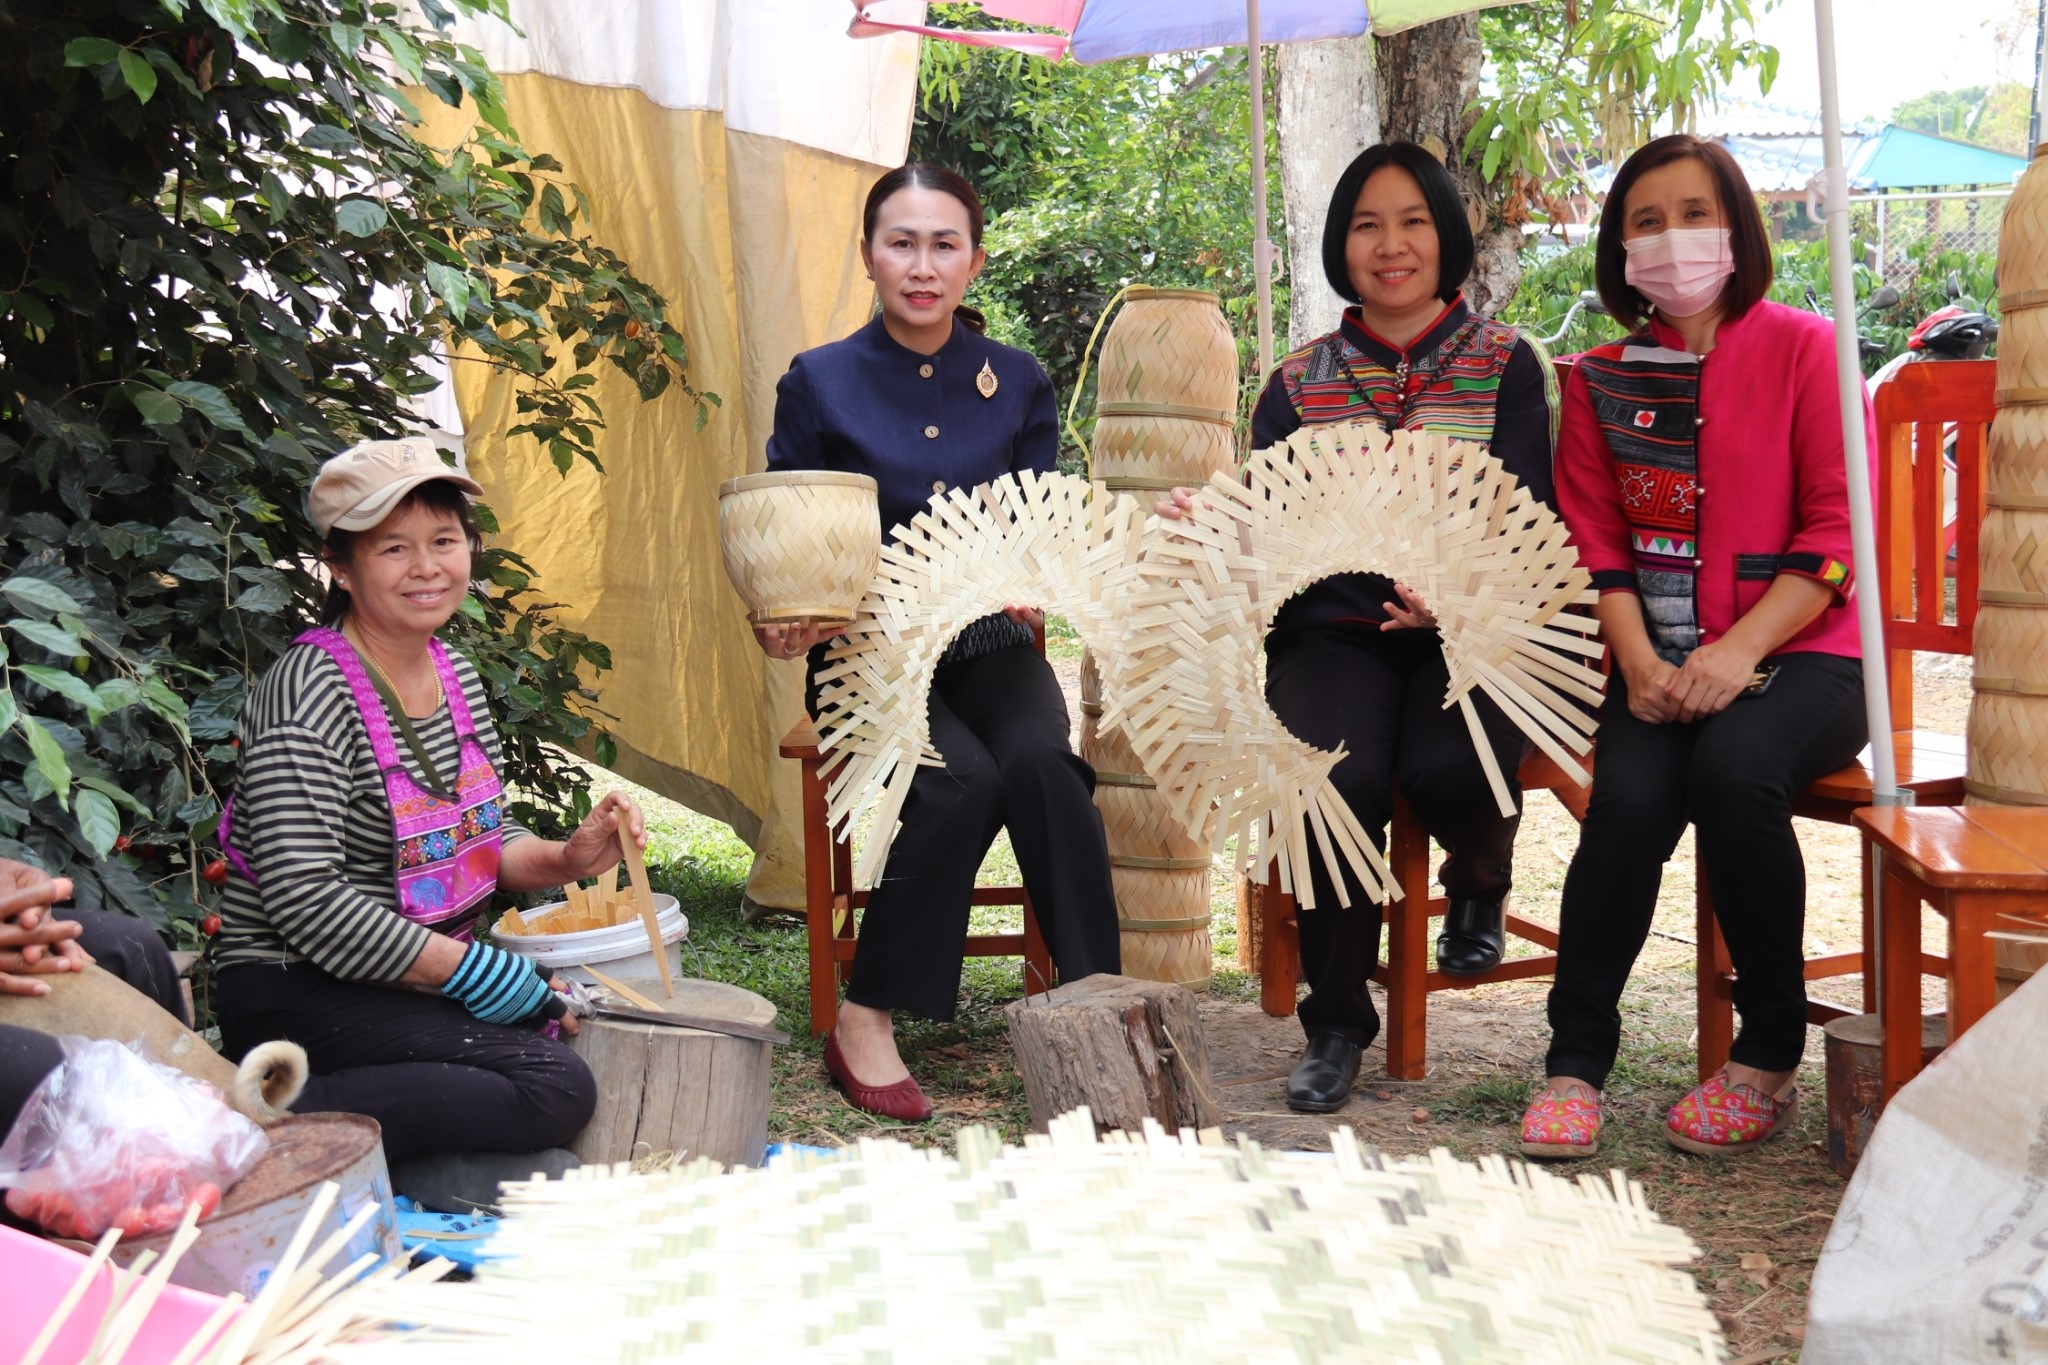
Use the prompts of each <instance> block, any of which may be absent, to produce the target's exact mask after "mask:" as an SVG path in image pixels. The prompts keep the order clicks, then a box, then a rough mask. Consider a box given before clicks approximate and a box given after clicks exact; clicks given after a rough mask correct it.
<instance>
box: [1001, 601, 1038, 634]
mask: <svg viewBox="0 0 2048 1365" xmlns="http://www.w3.org/2000/svg"><path fill="white" fill-rule="evenodd" d="M1003 615H1005V616H1007V617H1009V618H1010V619H1011V620H1012V621H1015V622H1016V623H1017V624H1018V625H1020V626H1022V627H1024V628H1025V629H1026V630H1028V631H1031V632H1032V633H1033V634H1036V633H1037V632H1039V631H1041V630H1044V629H1045V613H1044V612H1042V611H1040V610H1039V609H1038V608H1037V607H1020V606H1018V605H1017V604H1016V603H1015V602H1005V603H1004V604H1003Z"/></svg>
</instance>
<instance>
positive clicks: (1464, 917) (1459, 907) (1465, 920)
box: [1436, 894, 1508, 976]
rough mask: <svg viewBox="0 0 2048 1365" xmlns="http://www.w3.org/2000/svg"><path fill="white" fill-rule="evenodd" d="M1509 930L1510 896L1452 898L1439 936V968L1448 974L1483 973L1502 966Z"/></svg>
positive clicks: (1437, 953) (1437, 946)
mask: <svg viewBox="0 0 2048 1365" xmlns="http://www.w3.org/2000/svg"><path fill="white" fill-rule="evenodd" d="M1507 931H1508V898H1507V896H1506V895H1505V894H1503V895H1501V896H1499V897H1497V898H1496V899H1494V900H1490V901H1482V900H1473V899H1470V898H1458V899H1454V900H1452V902H1451V904H1450V908H1449V909H1447V910H1446V911H1445V912H1444V931H1443V932H1442V933H1441V934H1438V935H1437V937H1436V968H1437V970H1438V971H1440V972H1442V973H1443V974H1444V975H1445V976H1481V975H1484V974H1485V973H1487V972H1490V971H1492V970H1493V969H1494V968H1495V967H1498V966H1499V965H1500V954H1501V948H1502V946H1503V944H1504V943H1505V941H1506V938H1507Z"/></svg>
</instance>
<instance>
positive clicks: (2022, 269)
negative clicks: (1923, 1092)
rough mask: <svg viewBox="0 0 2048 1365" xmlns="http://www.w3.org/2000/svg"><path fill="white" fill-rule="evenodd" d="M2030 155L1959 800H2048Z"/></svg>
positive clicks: (2003, 363) (2008, 945)
mask: <svg viewBox="0 0 2048 1365" xmlns="http://www.w3.org/2000/svg"><path fill="white" fill-rule="evenodd" d="M2044 151H2048V144H2044V145H2043V146H2042V147H2040V148H2037V149H2036V150H2035V153H2034V161H2033V163H2032V164H2031V165H2029V167H2028V168H2027V171H2026V173H2025V174H2024V175H2022V176H2021V177H2020V179H2019V184H2018V185H2017V186H2015V187H2014V190H2013V195H2012V198H2011V199H2010V200H2008V201H2007V202H2006V209H2005V218H2004V221H2003V222H2002V223H2001V224H2000V227H1999V237H1998V273H1999V283H2000V285H2001V286H2002V292H2001V293H2000V295H1999V305H2000V310H2001V313H2002V315H2003V316H2002V317H2001V319H2000V323H1999V339H1998V417H1997V420H1996V421H1994V422H1993V423H1992V427H1991V443H1990V448H1989V451H1988V452H1987V459H1986V468H1985V492H1986V497H1985V514H1984V526H1983V532H1982V535H1981V537H1980V539H1979V541H1978V567H1979V582H1980V587H1979V590H1978V597H1977V600H1978V611H1977V627H1976V633H1975V636H1974V638H1973V640H1972V642H1971V643H1972V653H1973V654H1974V655H1975V662H1974V670H1975V678H1974V687H1975V690H1974V692H1973V694H1972V696H1971V699H1970V725H1969V748H1968V752H1969V769H1968V776H1967V778H1966V780H1965V791H1966V793H1967V799H1968V800H1969V801H1970V802H1972V803H1977V804H1994V805H2024V806H2048V169H2044V165H2048V162H2044V160H2043V157H2042V153H2043V152H2044ZM1993 952H1994V956H1995V959H1996V961H1997V964H1998V974H1999V976H2000V977H2002V978H2005V979H2007V980H2020V979H2024V978H2025V977H2028V976H2031V975H2032V974H2033V973H2034V971H2035V970H2036V969H2038V968H2040V967H2041V966H2043V965H2048V945H2041V944H2032V943H2014V942H2007V941H2004V940H2000V941H1999V942H1998V943H1996V944H1995V945H1994V948H1993Z"/></svg>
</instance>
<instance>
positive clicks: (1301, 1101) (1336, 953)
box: [1159, 142, 1552, 1113]
mask: <svg viewBox="0 0 2048 1365" xmlns="http://www.w3.org/2000/svg"><path fill="white" fill-rule="evenodd" d="M1472 254H1473V246H1472V232H1471V228H1470V226H1469V225H1468V222H1467V219H1466V215H1465V207H1464V204H1463V203H1462V201H1461V200H1460V199H1459V197H1458V190H1457V186H1456V184H1455V182H1453V181H1452V179H1451V176H1450V173H1449V172H1448V171H1446V170H1445V169H1444V167H1443V165H1442V164H1441V163H1440V162H1438V161H1437V160H1436V158H1435V157H1433V156H1431V155H1430V154H1429V153H1428V152H1427V151H1425V150H1423V149H1422V148H1420V147H1418V146H1416V145H1414V144H1413V143H1408V142H1390V143H1385V144H1382V145H1379V146H1375V147H1369V148H1367V149H1366V150H1365V151H1364V152H1363V153H1361V154H1360V155H1359V156H1358V158H1357V160H1355V161H1353V162H1352V163H1351V165H1350V166H1349V167H1348V168H1347V169H1346V170H1345V172H1344V174H1343V176H1342V177H1341V178H1340V179H1339V180H1338V181H1337V187H1336V190H1335V191H1334V192H1333V193H1332V194H1331V196H1330V210H1329V214H1328V216H1327V218H1326V219H1325V221H1324V225H1323V273H1324V274H1325V275H1326V276H1327V277H1328V279H1329V281H1330V287H1331V288H1332V289H1334V290H1336V291H1337V293H1339V294H1341V295H1342V296H1343V297H1345V298H1347V299H1350V300H1351V302H1352V305H1353V306H1352V307H1350V308H1347V309H1346V310H1345V311H1344V315H1343V318H1342V320H1341V322H1340V323H1339V325H1338V328H1337V330H1336V331H1334V332H1332V333H1330V334H1329V335H1328V336H1323V337H1318V338H1317V339H1316V340H1314V341H1313V342H1310V343H1309V344H1308V345H1307V346H1304V347H1302V348H1301V349H1300V350H1298V351H1295V352H1294V353H1293V354H1292V355H1289V356H1287V357H1285V358H1284V359H1282V360H1281V361H1280V363H1279V364H1278V365H1276V366H1275V367H1274V369H1273V373H1272V377H1271V378H1270V379H1268V381H1267V383H1266V389H1265V392H1264V393H1263V394H1262V395H1261V396H1260V398H1259V403H1258V407H1257V409H1256V410H1255V411H1254V412H1253V414H1252V444H1253V445H1254V446H1261V447H1263V446H1269V445H1272V444H1273V443H1274V442H1276V441H1279V440H1282V439H1284V438H1285V437H1287V436H1288V435H1290V434H1291V433H1293V432H1294V431H1296V430H1297V429H1299V428H1300V427H1302V426H1304V425H1308V424H1313V423H1320V422H1358V421H1364V422H1376V423H1378V424H1379V425H1381V426H1383V427H1386V428H1388V429H1390V430H1423V429H1427V430H1430V431H1440V432H1443V433H1445V434H1447V435H1452V436H1457V437H1461V438H1463V439H1466V440H1472V441H1479V442H1484V443H1488V444H1489V445H1490V447H1491V449H1492V452H1493V454H1494V455H1495V456H1497V457H1498V458H1499V459H1500V460H1501V462H1502V463H1503V464H1505V465H1506V466H1507V468H1508V470H1509V471H1510V472H1511V473H1513V474H1514V475H1515V477H1516V478H1518V479H1520V480H1521V482H1522V485H1523V486H1524V487H1526V488H1527V489H1528V490H1529V491H1530V493H1531V494H1532V495H1533V496H1535V497H1538V498H1541V499H1543V500H1544V501H1545V502H1549V501H1550V500H1551V485H1550V439H1551V430H1552V421H1551V418H1552V405H1551V398H1550V393H1551V383H1550V378H1549V366H1548V364H1547V363H1546V361H1545V360H1544V358H1543V356H1542V355H1541V354H1540V353H1539V352H1538V350H1537V348H1536V347H1535V346H1534V345H1533V344H1532V343H1531V342H1530V341H1529V340H1528V339H1527V338H1525V337H1523V336H1521V335H1520V334H1519V333H1518V332H1516V330H1515V329H1514V328H1512V327H1508V326H1504V325H1502V324H1500V323H1496V322H1491V321H1489V320H1487V319H1485V318H1482V317H1480V316H1478V315H1477V314H1475V313H1474V312H1473V311H1472V310H1471V308H1470V307H1469V306H1468V305H1467V304H1466V303H1465V299H1464V295H1463V294H1462V293H1461V292H1460V290H1459V286H1460V285H1461V284H1463V283H1464V280H1465V276H1466V274H1467V273H1468V272H1469V271H1470V270H1471V268H1472ZM1191 496H1192V495H1191V494H1190V493H1189V492H1188V490H1185V489H1177V490H1175V492H1174V495H1173V498H1172V499H1171V500H1169V501H1165V502H1162V503H1160V505H1159V511H1160V514H1161V515H1162V516H1167V517H1174V516H1177V515H1179V509H1180V508H1181V507H1185V506H1187V505H1188V500H1189V498H1190V497H1191ZM1390 567H1391V566H1390ZM1448 684H1449V674H1448V672H1447V671H1446V667H1445V663H1444V653H1443V643H1442V639H1441V637H1440V636H1439V635H1438V633H1437V631H1436V630H1435V618H1434V617H1433V616H1431V615H1430V613H1429V606H1428V604H1427V603H1425V602H1423V601H1422V600H1421V599H1420V598H1419V597H1417V596H1416V594H1415V593H1413V592H1411V591H1410V590H1409V589H1408V588H1407V587H1406V586H1405V585H1403V584H1400V583H1396V582H1392V581H1390V580H1388V579H1387V578H1384V577H1382V576H1380V575H1378V574H1363V573H1354V574H1342V575H1339V576H1337V577H1334V578H1328V579H1325V580H1323V581H1322V582H1321V583H1318V584H1316V585H1315V586H1313V587H1311V588H1310V589H1308V590H1307V591H1306V592H1303V593H1302V594H1300V595H1299V596H1298V597H1296V598H1295V599H1294V600H1292V601H1291V602H1289V603H1288V604H1287V605H1286V606H1285V607H1283V608H1282V609H1281V611H1280V614H1279V616H1278V617H1277V618H1276V619H1275V621H1274V624H1273V631H1272V633H1271V634H1270V635H1269V636H1268V637H1267V639H1266V699H1267V701H1268V702H1269V703H1270V704H1271V706H1272V707H1273V711H1274V714H1275V715H1277V716H1279V717H1280V719H1281V720H1282V721H1283V722H1284V723H1285V724H1286V726H1287V728H1288V729H1289V730H1290V731H1292V732H1293V733H1295V734H1296V735H1299V736H1300V737H1301V738H1303V739H1305V740H1308V741H1309V742H1310V743H1312V744H1316V745H1319V746H1321V747H1323V748H1325V749H1334V748H1336V747H1337V746H1338V745H1340V744H1341V745H1343V746H1344V747H1345V749H1346V750H1347V751H1348V752H1347V756H1346V757H1345V759H1344V761H1343V762H1342V763H1339V764H1338V765H1337V766H1336V767H1335V768H1334V769H1332V770H1331V774H1330V776H1331V779H1332V781H1333V782H1334V783H1335V784H1336V787H1337V790H1338V792H1339V793H1341V794H1342V795H1343V797H1344V799H1345V800H1346V801H1347V802H1349V803H1350V805H1351V809H1352V811H1353V812H1354V813H1355V814H1356V815H1357V816H1358V819H1359V821H1360V823H1362V824H1363V825H1364V826H1365V827H1366V829H1367V830H1369V831H1370V832H1371V833H1372V836H1373V842H1374V843H1375V845H1377V846H1379V847H1381V848H1384V847H1385V841H1386V826H1387V821H1388V820H1389V819H1390V818H1392V815H1393V790H1394V787H1395V786H1396V784H1398V785H1399V787H1400V789H1401V794H1402V796H1403V797H1404V798H1405V799H1406V800H1407V801H1408V803H1409V805H1410V807H1411V808H1412V809H1413V810H1414V812H1415V814H1416V817H1417V818H1418V819H1419V820H1420V821H1421V822H1422V825H1423V827H1424V828H1425V829H1427V830H1428V831H1429V832H1430V834H1431V835H1433V836H1434V837H1435V838H1436V840H1437V842H1438V843H1440V844H1442V845H1443V846H1444V848H1445V849H1446V850H1448V853H1449V856H1448V858H1447V859H1446V860H1445V862H1444V866H1443V869H1442V872H1441V874H1440V875H1441V879H1442V881H1443V885H1444V890H1445V892H1446V893H1447V894H1448V896H1449V898H1450V909H1449V913H1448V914H1447V915H1446V917H1445V923H1444V932H1443V934H1442V936H1441V937H1439V938H1438V940H1437V966H1438V968H1439V969H1441V970H1442V971H1444V972H1445V973H1447V974H1449V975H1453V976H1478V975H1481V974H1483V973H1485V972H1487V971H1489V970H1491V969H1492V968H1493V967H1494V966H1496V965H1498V963H1499V962H1500V954H1501V947H1502V938H1503V934H1504V931H1505V927H1506V925H1505V916H1506V899H1507V894H1508V887H1509V881H1510V878H1511V876H1512V870H1513V862H1514V847H1515V830H1516V828H1517V827H1518V826H1519V825H1520V823H1521V817H1520V815H1519V814H1516V815H1513V816H1506V817H1503V816H1502V815H1501V814H1500V808H1499V806H1498V805H1497V804H1496V802H1495V800H1494V797H1493V794H1492V789H1491V788H1490V787H1489V786H1488V785H1487V779H1486V771H1485V769H1484V768H1483V767H1482V766H1481V764H1480V760H1479V756H1478V754H1477V753H1476V752H1475V751H1474V750H1473V747H1472V738H1471V735H1470V734H1469V733H1468V731H1467V730H1466V728H1465V722H1464V720H1463V719H1462V717H1460V715H1459V714H1458V712H1457V711H1456V710H1455V709H1453V710H1450V711H1446V710H1444V709H1443V699H1444V692H1445V690H1446V688H1447V686H1448ZM1476 701H1477V703H1478V707H1479V713H1480V717H1481V719H1482V722H1483V723H1484V726H1485V729H1486V733H1487V735H1488V737H1489V739H1490V740H1491V741H1492V745H1493V750H1494V753H1495V755H1496V756H1497V758H1498V761H1499V763H1500V768H1501V771H1502V772H1503V773H1505V774H1507V775H1508V782H1509V786H1510V788H1511V789H1512V790H1513V791H1514V793H1515V801H1516V808H1517V810H1518V811H1519V809H1520V804H1521V789H1520V787H1519V785H1517V784H1516V782H1515V779H1514V774H1515V772H1516V769H1517V768H1518V767H1519V766H1520V764H1521V760H1522V755H1523V753H1524V751H1525V747H1526V741H1525V740H1524V739H1523V737H1522V735H1521V733H1520V732H1519V731H1517V730H1516V729H1515V728H1514V726H1513V725H1512V724H1510V723H1509V722H1508V720H1507V718H1506V717H1505V716H1503V715H1502V714H1501V712H1500V710H1499V708H1497V707H1496V706H1494V704H1493V703H1492V702H1491V701H1490V700H1487V699H1486V698H1484V697H1479V698H1476ZM1331 872H1332V869H1330V868H1329V867H1327V866H1325V865H1324V863H1323V861H1322V859H1321V857H1320V855H1319V854H1317V853H1315V852H1313V851H1312V853H1311V869H1310V873H1311V876H1312V877H1313V879H1314V883H1315V893H1316V908H1315V909H1314V910H1311V911H1306V912H1304V913H1303V914H1302V915H1301V916H1300V931H1301V962H1302V973H1303V975H1304V976H1305V977H1306V978H1307V980H1308V983H1309V992H1308V994H1307V996H1305V997H1304V998H1303V999H1302V1001H1301V1004H1300V1006H1299V1007H1298V1009H1297V1011H1296V1012H1297V1014H1298V1015H1299V1017H1300V1019H1301V1026H1302V1031H1303V1032H1304V1033H1305V1034H1306V1035H1307V1048H1306V1050H1305V1052H1304V1054H1303V1056H1302V1059H1301V1062H1300V1064H1299V1065H1298V1066H1296V1067H1295V1068H1294V1072H1293V1074H1292V1075H1290V1076H1289V1077H1288V1079H1287V1103H1288V1104H1289V1105H1290V1106H1292V1107H1293V1108H1295V1109H1301V1110H1307V1111H1311V1112H1320V1113H1327V1112H1330V1111H1333V1110H1337V1109H1341V1108H1343V1107H1344V1105H1345V1103H1346V1102H1347V1101H1348V1099H1349V1097H1350V1092H1351V1084H1352V1082H1353V1081H1354V1080H1355V1079H1356V1078H1357V1076H1358V1067H1359V1055H1360V1053H1361V1052H1362V1051H1363V1050H1364V1049H1365V1048H1366V1047H1368V1046H1370V1045H1371V1043H1372V1041H1373V1039H1374V1038H1375V1037H1377V1036H1378V1034H1379V1029H1380V1020H1379V1012H1378V1011H1377V1010H1376V1009H1375V1008H1374V1007H1373V1003H1372V997H1371V996H1370V995H1369V994H1368V992H1367V988H1366V982H1367V978H1368V976H1369V975H1370V974H1371V972H1372V970H1373V968H1374V967H1375V966H1376V965H1377V964H1378V961H1379V943H1380V908H1379V906H1378V904H1377V903H1375V902H1374V901H1372V900H1371V899H1369V898H1368V897H1367V896H1366V894H1365V891H1364V888H1363V887H1361V886H1360V885H1359V884H1358V881H1357V879H1356V878H1355V877H1353V876H1352V874H1351V873H1350V871H1349V870H1348V869H1346V868H1344V867H1342V866H1341V865H1340V866H1339V868H1338V869H1337V872H1338V875H1341V876H1343V877H1344V878H1345V879H1346V887H1347V890H1348V894H1349V896H1350V901H1351V904H1350V906H1349V907H1348V908H1347V907H1344V906H1342V905H1340V904H1339V903H1338V899H1337V892H1336V886H1335V883H1334V882H1333V881H1332V879H1331Z"/></svg>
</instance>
